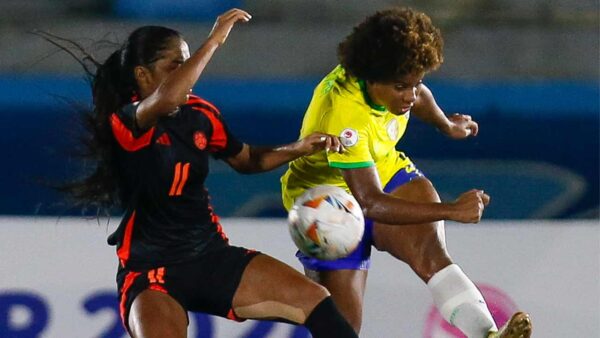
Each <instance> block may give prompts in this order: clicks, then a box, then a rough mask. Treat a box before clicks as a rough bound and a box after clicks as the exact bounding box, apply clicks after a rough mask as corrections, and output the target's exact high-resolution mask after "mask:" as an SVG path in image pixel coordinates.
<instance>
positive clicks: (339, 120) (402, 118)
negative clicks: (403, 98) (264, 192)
mask: <svg viewBox="0 0 600 338" xmlns="http://www.w3.org/2000/svg"><path fill="white" fill-rule="evenodd" d="M409 115H410V113H406V114H404V115H394V114H392V113H390V112H389V111H388V110H386V109H385V107H383V106H378V105H375V104H373V103H372V102H371V100H370V99H369V96H368V94H367V92H366V87H365V83H364V82H362V81H360V80H357V79H356V78H355V77H352V76H350V75H348V74H346V71H345V70H344V68H342V67H341V66H337V67H336V68H335V69H334V70H333V71H332V72H331V73H329V74H328V75H327V76H326V77H325V78H324V79H323V80H322V81H321V82H320V83H319V85H318V86H317V88H316V89H315V91H314V93H313V97H312V100H311V102H310V105H309V106H308V109H307V111H306V114H305V115H304V120H303V121H302V129H301V130H300V137H301V138H303V137H306V136H307V135H309V134H311V133H313V132H323V133H328V134H332V135H337V136H340V139H341V141H342V144H344V145H345V148H346V151H345V152H344V153H342V154H340V153H336V152H329V153H327V152H324V151H322V152H318V153H316V154H313V155H310V156H306V157H302V158H299V159H297V160H295V161H293V162H291V163H290V165H289V169H288V170H287V171H286V173H285V174H284V175H283V177H282V178H281V184H282V194H283V203H284V206H285V208H286V209H288V210H289V209H290V208H291V207H292V205H293V204H294V200H295V199H296V198H297V197H298V196H300V195H301V194H302V193H303V192H304V191H305V190H306V189H308V188H311V187H314V186H317V185H321V184H329V185H335V186H338V187H342V188H344V189H346V190H347V191H349V189H348V186H347V185H346V182H345V181H344V178H343V176H342V173H341V171H340V169H352V168H364V167H370V166H375V167H376V169H377V172H378V174H379V179H380V182H381V186H382V187H384V186H385V185H386V184H387V182H388V181H389V180H390V179H391V178H392V176H393V175H394V174H395V173H396V172H397V171H398V170H400V169H402V168H404V167H406V166H408V165H410V164H411V162H410V159H408V158H407V157H406V156H404V154H403V153H401V152H399V151H397V150H396V143H398V141H399V140H400V138H401V137H402V135H403V134H404V131H405V130H406V125H407V123H408V118H409Z"/></svg>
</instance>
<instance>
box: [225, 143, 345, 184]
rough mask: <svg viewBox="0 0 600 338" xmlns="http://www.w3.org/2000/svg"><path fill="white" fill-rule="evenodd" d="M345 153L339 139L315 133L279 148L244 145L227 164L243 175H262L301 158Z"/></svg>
mask: <svg viewBox="0 0 600 338" xmlns="http://www.w3.org/2000/svg"><path fill="white" fill-rule="evenodd" d="M322 150H326V151H335V152H340V153H341V152H343V151H344V146H343V145H342V144H341V143H340V140H339V138H338V137H336V136H333V135H329V134H323V133H313V134H310V135H309V136H307V137H305V138H303V139H301V140H298V141H296V142H294V143H290V144H286V145H283V146H278V147H258V146H252V145H248V144H244V148H243V149H242V151H241V152H240V153H239V154H237V155H236V156H234V157H230V158H228V159H226V162H227V163H228V164H229V165H230V166H231V167H232V168H233V169H235V170H236V171H237V172H240V173H243V174H252V173H260V172H264V171H269V170H272V169H275V168H277V167H279V166H280V165H282V164H285V163H288V162H290V161H293V160H295V159H297V158H299V157H302V156H306V155H310V154H314V153H316V152H318V151H322Z"/></svg>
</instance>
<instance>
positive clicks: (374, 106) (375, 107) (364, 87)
mask: <svg viewBox="0 0 600 338" xmlns="http://www.w3.org/2000/svg"><path fill="white" fill-rule="evenodd" d="M358 86H359V87H360V91H361V92H362V94H363V97H364V98H365V102H367V104H368V105H369V107H371V108H372V109H373V110H376V111H379V112H384V111H386V110H387V109H386V108H385V106H381V105H378V104H375V103H374V102H373V100H371V97H370V96H369V92H368V91H367V83H366V82H365V81H364V80H358Z"/></svg>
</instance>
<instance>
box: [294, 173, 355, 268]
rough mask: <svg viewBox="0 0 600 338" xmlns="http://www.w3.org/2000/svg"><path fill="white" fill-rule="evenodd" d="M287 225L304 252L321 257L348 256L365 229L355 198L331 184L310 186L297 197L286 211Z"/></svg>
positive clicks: (324, 258)
mask: <svg viewBox="0 0 600 338" xmlns="http://www.w3.org/2000/svg"><path fill="white" fill-rule="evenodd" d="M288 226H289V230H290V234H291V236H292V239H293V240H294V243H295V244H296V246H297V247H298V249H299V250H300V251H301V252H302V253H303V254H305V255H307V256H310V257H314V258H318V259H323V260H334V259H338V258H342V257H346V256H348V255H349V254H350V253H351V252H352V251H354V249H356V247H357V246H358V243H360V240H361V238H362V236H363V232H364V229H365V227H364V216H363V213H362V210H361V208H360V205H359V204H358V202H357V201H356V199H354V197H353V196H352V195H350V194H349V193H347V192H346V191H345V190H344V189H342V188H339V187H334V186H330V185H320V186H317V187H314V188H311V189H309V190H307V191H305V192H304V194H302V195H301V196H300V197H298V199H296V202H295V203H294V206H293V207H292V209H291V210H290V212H289V214H288Z"/></svg>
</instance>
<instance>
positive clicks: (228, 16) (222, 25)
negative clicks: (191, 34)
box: [208, 8, 252, 46]
mask: <svg viewBox="0 0 600 338" xmlns="http://www.w3.org/2000/svg"><path fill="white" fill-rule="evenodd" d="M250 19H252V16H251V15H250V14H248V12H246V11H243V10H241V9H237V8H233V9H230V10H228V11H227V12H225V13H223V14H221V15H219V17H218V18H217V20H216V21H215V25H214V26H213V28H212V30H211V31H210V34H208V40H212V41H215V42H216V43H217V44H218V45H219V46H220V45H222V44H224V43H225V40H227V37H228V36H229V32H231V28H233V25H235V24H236V23H237V22H238V21H242V22H248V21H250Z"/></svg>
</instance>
